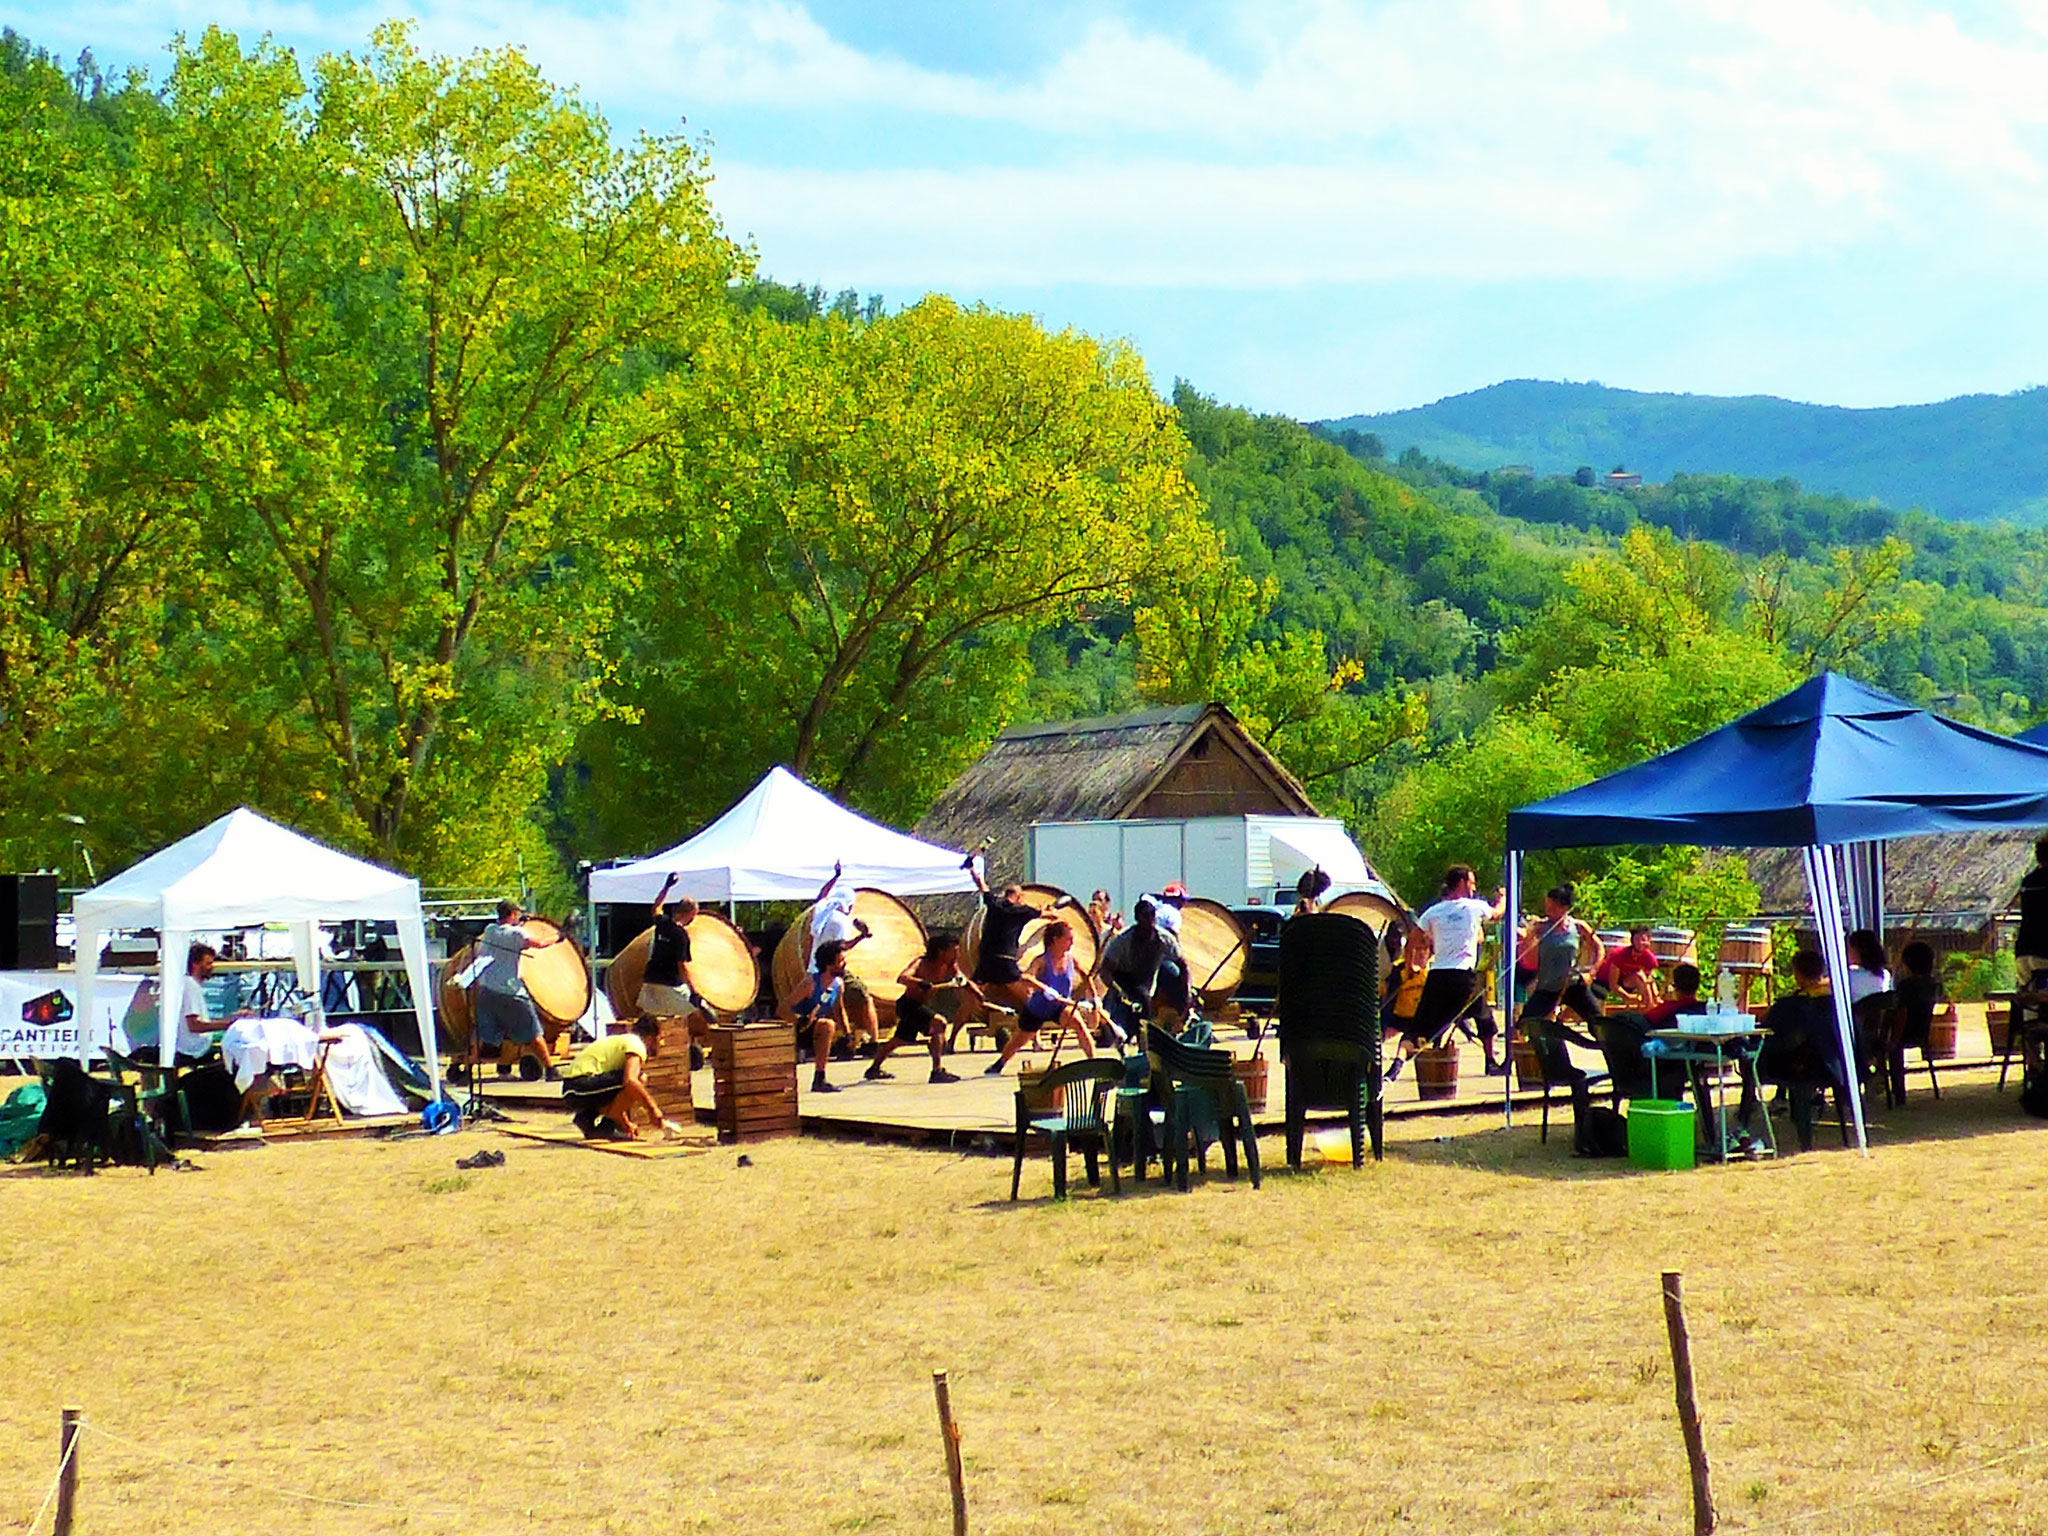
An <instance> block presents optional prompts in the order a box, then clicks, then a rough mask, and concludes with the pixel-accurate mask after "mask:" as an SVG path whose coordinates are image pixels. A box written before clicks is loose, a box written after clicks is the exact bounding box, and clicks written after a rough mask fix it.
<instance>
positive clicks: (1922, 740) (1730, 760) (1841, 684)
mask: <svg viewBox="0 0 2048 1536" xmlns="http://www.w3.org/2000/svg"><path fill="white" fill-rule="evenodd" d="M2040 826H2048V747H2043V746H2035V745H2030V744H2027V743H2025V742H2021V741H2017V740H2015V739H2013V738H2011V737H2007V736H1999V735H1996V734H1994V733H1992V732H1990V731H1980V730H1977V729H1974V728H1973V727H1971V726H1967V725H1959V724H1958V723H1956V722H1955V721H1953V720H1948V719H1944V718H1943V717H1942V716H1940V715H1937V714H1932V713H1930V712H1929V711H1927V710H1924V709H1920V708H1918V707H1917V706H1915V705H1912V704H1908V703H1906V702H1905V701H1904V700H1903V699H1895V698H1893V697H1892V696H1891V695H1889V694H1886V693H1880V692H1879V691H1878V690H1876V689H1874V688H1867V687H1865V686H1864V685H1863V684H1861V683H1858V682H1853V681H1851V680H1850V679H1848V678H1846V677H1842V676H1840V675H1838V674H1836V673H1832V672H1826V673H1822V674H1821V675H1820V676H1819V677H1816V678H1813V679H1811V680H1809V681H1808V682H1805V683H1802V684H1800V686H1799V687H1797V688H1795V689H1793V690H1792V691H1791V692H1790V693H1788V694H1786V695H1785V696H1784V697H1783V698H1780V699H1775V700H1773V701H1772V702H1771V703H1769V704H1766V705H1764V706H1763V707H1762V708H1760V709H1755V710H1752V711H1751V712H1750V713H1748V714H1746V715H1744V716H1743V717H1742V718H1741V719H1739V720H1736V721H1733V722H1732V723H1730V724H1728V725H1724V726H1722V727H1721V728H1720V729H1719V730H1717V731H1710V732H1709V733H1708V734H1706V735H1705V736H1702V737H1700V739H1699V740H1697V741H1694V742H1690V743H1688V744H1687V745H1685V746H1682V747H1678V748H1676V749H1674V750H1672V751H1670V752H1666V753H1665V754H1664V755H1663V756H1662V757H1655V758H1652V759H1650V760H1649V761H1648V762H1644V763H1638V764H1636V765H1635V766H1634V767H1632V768H1624V769H1622V770H1621V771H1620V772H1618V773H1611V774H1609V775H1608V776H1607V777H1606V778H1604V779H1596V780H1594V781H1593V782H1592V783H1591V784H1585V785H1581V786H1580V787H1579V788H1577V789H1573V790H1567V791H1566V792H1565V793H1563V794H1561V795H1553V796H1552V797H1551V798H1550V799H1548V800H1541V801H1538V802H1537V803H1536V804H1534V805H1525V806H1523V807H1522V808H1521V809H1520V810H1517V811H1510V812H1509V813H1508V837H1507V846H1508V857H1507V870H1506V880H1505V882H1504V883H1505V885H1506V886H1507V900H1508V912H1509V913H1510V914H1511V916H1512V914H1514V913H1516V912H1517V911H1519V901H1520V896H1521V891H1520V887H1521V876H1522V855H1523V854H1524V853H1526V852H1528V851H1530V850H1531V849H1544V848H1591V847H1606V846H1613V845H1615V844H1621V843H1652V844H1684V845H1692V846H1712V847H1737V848H1799V849H1801V850H1803V854H1804V859H1805V864H1806V878H1807V885H1808V888H1809V889H1810V890H1811V891H1812V894H1813V913H1814V921H1815V925H1816V926H1817V927H1818V929H1819V931H1820V940H1821V949H1822V952H1823V953H1824V954H1825V956H1826V958H1827V963H1828V975H1829V977H1830V978H1831V980H1832V981H1833V984H1834V994H1835V1023H1836V1026H1837V1027H1838V1029H1839V1030H1840V1032H1841V1041H1842V1059H1843V1061H1845V1062H1849V1063H1853V1062H1854V1061H1855V1060H1856V1048H1855V1028H1854V1023H1853V1021H1852V1019H1851V1017H1850V1013H1849V960H1848V953H1847V945H1846V941H1845V937H1844V919H1845V918H1846V919H1847V920H1848V923H1849V924H1850V925H1852V926H1855V927H1859V928H1872V929H1876V930H1878V931H1880V932H1882V929H1883V922H1884V844H1885V843H1886V842H1887V841H1888V840H1890V839H1892V838H1898V837H1914V836H1918V835H1921V834H1923V833H1930V832H1981V831H1986V830H1988V829H1991V828H1994V827H2040ZM1513 948H1514V947H1513V946H1512V945H1503V946H1502V950H1503V968H1504V970H1505V969H1506V968H1507V967H1511V966H1512V964H1513ZM1512 982H1513V977H1512V974H1511V973H1510V974H1507V975H1505V976H1504V977H1503V982H1502V995H1503V996H1511V995H1512V993H1511V992H1510V991H1509V990H1508V989H1509V987H1511V985H1512ZM1850 1077H1851V1083H1850V1085H1849V1086H1850V1090H1851V1091H1850V1095H1849V1098H1850V1104H1851V1107H1852V1110H1853V1112H1854V1116H1855V1123H1856V1145H1857V1146H1858V1147H1859V1148H1861V1149H1865V1150H1867V1149H1868V1142H1867V1139H1866V1137H1865V1133H1864V1124H1863V1101H1862V1096H1861V1094H1860V1093H1858V1092H1856V1091H1855V1084H1854V1081H1853V1079H1854V1073H1853V1072H1851V1073H1850Z"/></svg>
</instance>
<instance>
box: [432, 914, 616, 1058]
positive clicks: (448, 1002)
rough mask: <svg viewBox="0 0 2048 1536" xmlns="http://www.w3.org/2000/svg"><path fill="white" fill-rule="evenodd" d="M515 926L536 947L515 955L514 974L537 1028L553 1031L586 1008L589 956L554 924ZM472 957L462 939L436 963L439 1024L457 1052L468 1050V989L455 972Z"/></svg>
mask: <svg viewBox="0 0 2048 1536" xmlns="http://www.w3.org/2000/svg"><path fill="white" fill-rule="evenodd" d="M519 929H520V932H522V933H524V934H525V935H526V936H527V937H528V938H530V939H533V940H535V941H536V942H537V943H538V944H539V945H540V946H541V947H539V948H535V949H528V950H526V951H524V952H523V953H522V954H521V955H520V956H519V979H520V980H521V981H523V982H524V983H526V993H527V996H529V997H531V998H532V999H533V1006H534V1010H535V1011H536V1012H537V1013H539V1014H540V1022H541V1028H542V1030H543V1032H544V1033H546V1034H548V1035H551V1036H552V1035H558V1034H560V1033H561V1032H562V1031H563V1030H565V1029H567V1028H568V1027H569V1026H570V1025H572V1024H574V1023H576V1022H577V1021H578V1020H580V1019H581V1018H582V1017H583V1016H584V1014H586V1013H588V1012H589V1011H590V961H589V960H588V959H587V958H585V956H584V953H583V951H582V949H581V948H580V947H579V946H578V945H577V944H576V942H575V941H574V940H573V939H570V938H569V937H567V936H566V935H565V934H564V933H563V932H562V928H561V925H560V924H558V923H551V922H549V921H548V920H547V919H546V918H544V917H529V918H528V919H527V920H526V921H525V922H523V923H521V924H520V925H519ZM476 957H477V946H476V945H474V944H465V945H463V946H462V948H461V949H459V950H457V951H456V952H455V953H454V954H452V955H450V956H449V957H448V959H447V962H446V963H445V964H444V965H443V966H442V967H441V983H440V994H441V1027H442V1029H444V1030H445V1031H446V1032H447V1034H448V1039H449V1042H450V1043H451V1044H452V1045H453V1046H454V1047H455V1050H456V1052H457V1054H461V1053H462V1052H465V1051H467V1050H468V1049H469V1035H470V1026H471V1022H472V1021H471V1016H470V1001H469V994H470V991H471V990H472V988H471V987H463V986H458V985H457V984H456V977H458V976H460V975H461V974H462V973H463V972H464V971H466V970H468V969H469V967H470V964H471V962H472V961H474V960H475V959H476ZM473 985H474V984H472V986H473Z"/></svg>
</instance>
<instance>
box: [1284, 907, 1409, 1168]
mask: <svg viewBox="0 0 2048 1536" xmlns="http://www.w3.org/2000/svg"><path fill="white" fill-rule="evenodd" d="M1279 994H1280V995H1279V999H1278V1013H1279V1029H1280V1060H1281V1062H1282V1063H1283V1064H1284V1065H1285V1067H1286V1069H1287V1166H1288V1167H1290V1168H1294V1169H1299V1168H1300V1167H1301V1148H1302V1142H1303V1140H1304V1137H1305V1134H1306V1128H1307V1121H1308V1111H1309V1110H1311V1109H1341V1110H1343V1111H1344V1116H1345V1120H1346V1121H1347V1122H1348V1124H1349V1126H1350V1129H1351V1166H1352V1167H1354V1168H1360V1167H1363V1166H1364V1165H1365V1139H1366V1136H1367V1135H1368V1134H1369V1135H1370V1136H1371V1138H1372V1156H1373V1161H1374V1162H1378V1161H1379V1160H1380V1159H1381V1158H1382V1157H1383V1156H1384V1155H1385V1145H1386V1138H1385V1125H1384V1114H1385V1111H1384V1104H1383V1101H1382V1099H1381V1095H1380V941H1379V936H1378V935H1377V934H1375V933H1374V932H1373V931H1372V929H1370V928H1368V927H1367V926H1366V925H1365V924H1364V923H1362V922H1360V921H1359V920H1358V919H1357V918H1355V917H1348V916H1346V915H1345V914H1343V913H1341V912H1313V913H1306V914H1304V915H1302V916H1300V917H1296V918H1290V919H1289V920H1288V923H1287V926H1286V927H1285V928H1283V929H1281V930H1280V985H1279Z"/></svg>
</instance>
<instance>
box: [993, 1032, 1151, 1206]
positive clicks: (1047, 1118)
mask: <svg viewBox="0 0 2048 1536" xmlns="http://www.w3.org/2000/svg"><path fill="white" fill-rule="evenodd" d="M1123 1077H1124V1069H1123V1063H1121V1062H1118V1061H1101V1060H1089V1061H1075V1062H1069V1063H1068V1064H1067V1065H1066V1066H1064V1067H1055V1068H1054V1069H1053V1070H1052V1071H1050V1072H1048V1073H1046V1074H1045V1075H1044V1076H1043V1077H1040V1078H1037V1079H1035V1080H1033V1081H1031V1082H1028V1083H1026V1082H1021V1081H1020V1082H1019V1083H1018V1084H1017V1148H1016V1150H1017V1158H1016V1162H1015V1163H1014V1164H1013V1165H1012V1166H1011V1169H1010V1198H1011V1199H1012V1200H1014V1199H1016V1198H1017V1190H1018V1187H1019V1186H1020V1185H1021V1184H1022V1183H1023V1181H1024V1144H1025V1141H1026V1140H1027V1139H1028V1138H1029V1137H1030V1135H1031V1134H1032V1133H1033V1132H1034V1131H1035V1132H1037V1133H1038V1134H1039V1135H1041V1136H1043V1137H1045V1138H1046V1140H1047V1141H1048V1142H1049V1143H1050V1145H1051V1154H1052V1197H1053V1199H1055V1200H1064V1199H1066V1198H1067V1153H1068V1151H1069V1150H1071V1149H1074V1148H1078V1149H1079V1150H1080V1153H1081V1156H1082V1157H1083V1158H1084V1159H1085V1160H1086V1166H1087V1169H1088V1182H1089V1184H1090V1185H1097V1184H1100V1183H1101V1182H1102V1170H1101V1158H1102V1156H1103V1155H1105V1154H1106V1155H1107V1156H1108V1157H1109V1181H1110V1187H1111V1189H1112V1190H1113V1191H1118V1192H1120V1191H1121V1189H1122V1187H1123V1186H1122V1182H1121V1180H1119V1179H1118V1177H1117V1171H1116V1154H1115V1152H1114V1150H1113V1149H1112V1148H1111V1146H1110V1142H1109V1124H1108V1121H1107V1119H1106V1118H1105V1117H1104V1115H1103V1112H1102V1111H1103V1105H1104V1103H1105V1101H1107V1099H1108V1098H1109V1095H1110V1092H1111V1090H1112V1089H1114V1088H1115V1087H1116V1085H1117V1084H1119V1083H1121V1082H1122V1081H1123Z"/></svg>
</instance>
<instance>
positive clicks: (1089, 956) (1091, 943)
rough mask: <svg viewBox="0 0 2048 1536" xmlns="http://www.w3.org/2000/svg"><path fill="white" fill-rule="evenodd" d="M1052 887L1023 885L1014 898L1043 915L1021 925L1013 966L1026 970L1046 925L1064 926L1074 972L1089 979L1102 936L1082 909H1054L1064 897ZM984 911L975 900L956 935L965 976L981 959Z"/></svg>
mask: <svg viewBox="0 0 2048 1536" xmlns="http://www.w3.org/2000/svg"><path fill="white" fill-rule="evenodd" d="M1066 894H1067V893H1066V892H1065V891H1063V890H1061V889H1060V888H1059V887H1058V886H1056V885H1027V886H1025V887H1024V894H1023V895H1022V896H1021V897H1019V898H1018V899H1019V900H1021V901H1022V902H1023V903H1024V905H1025V906H1027V907H1036V908H1037V909H1038V910H1039V912H1040V913H1041V914H1043V915H1041V916H1039V917H1037V918H1034V919H1033V920H1032V921H1031V922H1030V923H1028V924H1026V925H1025V928H1024V936H1023V937H1022V938H1021V939H1020V940H1018V943H1017V964H1018V965H1019V966H1021V967H1023V968H1024V969H1026V970H1029V969H1030V968H1031V964H1032V962H1033V961H1035V960H1036V959H1037V958H1038V957H1039V955H1040V954H1041V953H1042V952H1043V951H1044V949H1045V930H1046V926H1047V925H1048V924H1050V923H1064V924H1066V926H1067V927H1069V928H1071V929H1072V930H1073V931H1074V969H1075V971H1076V972H1078V973H1079V974H1080V975H1083V976H1093V975H1094V974H1095V968H1096V964H1097V962H1098V960H1099V959H1100V957H1101V952H1102V937H1101V935H1100V934H1098V933H1097V932H1096V931H1095V920H1094V919H1093V918H1091V917H1090V916H1089V915H1088V909H1087V908H1086V907H1083V906H1073V905H1067V906H1062V907H1058V908H1055V906H1054V903H1055V902H1058V901H1060V900H1061V899H1062V898H1063V897H1065V896H1066ZM987 911H988V909H987V908H986V907H984V906H983V905H982V904H981V902H980V900H979V899H978V898H977V900H976V901H975V904H974V915H973V916H972V917H970V918H968V920H967V927H966V928H965V929H964V930H963V931H962V932H961V935H960V969H961V970H962V971H964V972H965V973H966V974H967V975H969V976H972V975H973V974H974V966H975V962H976V961H977V960H979V959H980V958H981V920H982V918H983V917H984V916H985V915H986V913H987Z"/></svg>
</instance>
